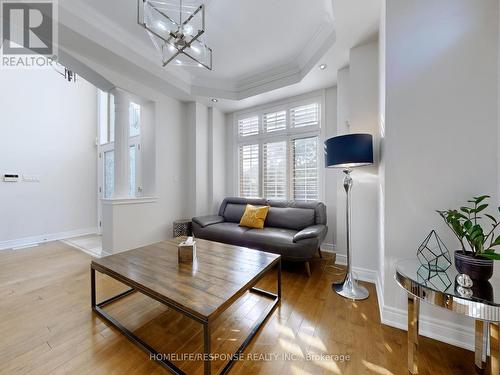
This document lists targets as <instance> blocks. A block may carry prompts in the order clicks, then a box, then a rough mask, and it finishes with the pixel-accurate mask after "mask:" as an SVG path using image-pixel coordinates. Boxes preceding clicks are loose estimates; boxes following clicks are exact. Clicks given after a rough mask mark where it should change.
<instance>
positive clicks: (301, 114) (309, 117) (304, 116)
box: [290, 103, 319, 128]
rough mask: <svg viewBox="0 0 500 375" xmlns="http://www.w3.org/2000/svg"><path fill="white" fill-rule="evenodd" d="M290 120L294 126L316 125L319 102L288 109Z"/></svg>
mask: <svg viewBox="0 0 500 375" xmlns="http://www.w3.org/2000/svg"><path fill="white" fill-rule="evenodd" d="M290 122H291V124H292V127H294V128H301V127H304V126H318V125H319V104H318V103H312V104H307V105H301V106H298V107H295V108H292V109H291V110H290Z"/></svg>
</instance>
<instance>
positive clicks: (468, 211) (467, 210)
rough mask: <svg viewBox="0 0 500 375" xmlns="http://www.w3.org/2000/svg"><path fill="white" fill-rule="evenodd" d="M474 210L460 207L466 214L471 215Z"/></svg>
mask: <svg viewBox="0 0 500 375" xmlns="http://www.w3.org/2000/svg"><path fill="white" fill-rule="evenodd" d="M471 210H472V208H469V207H460V211H462V212H465V213H466V214H470V212H471Z"/></svg>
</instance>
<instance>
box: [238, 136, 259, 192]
mask: <svg viewBox="0 0 500 375" xmlns="http://www.w3.org/2000/svg"><path fill="white" fill-rule="evenodd" d="M239 154H240V155H239V159H240V160H239V164H240V184H239V185H240V196H241V197H245V198H250V197H258V196H259V195H260V194H259V185H260V179H259V145H258V144H253V145H241V146H240V148H239Z"/></svg>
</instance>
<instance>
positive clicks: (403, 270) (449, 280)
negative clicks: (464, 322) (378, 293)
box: [396, 259, 500, 306]
mask: <svg viewBox="0 0 500 375" xmlns="http://www.w3.org/2000/svg"><path fill="white" fill-rule="evenodd" d="M498 267H500V263H499V266H498ZM457 276H458V272H457V270H456V269H455V266H454V265H453V264H452V265H451V267H450V268H448V270H446V271H430V270H429V269H427V268H426V267H425V266H423V265H422V264H421V263H420V262H419V261H418V259H409V260H401V261H399V262H397V263H396V280H397V281H398V283H399V284H400V285H401V286H402V287H403V288H405V289H407V290H408V291H409V292H410V293H412V290H413V289H415V288H416V289H424V290H428V291H433V292H436V293H438V294H442V295H445V296H449V297H452V298H459V299H465V300H468V301H473V302H478V303H482V304H487V305H490V306H500V278H498V277H495V275H493V277H492V278H491V279H490V280H489V281H482V282H480V281H475V280H473V283H474V285H473V286H472V287H471V288H463V287H461V286H460V285H459V284H458V283H457V282H456V277H457ZM410 289H412V290H410ZM413 294H415V293H413Z"/></svg>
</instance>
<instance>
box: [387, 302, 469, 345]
mask: <svg viewBox="0 0 500 375" xmlns="http://www.w3.org/2000/svg"><path fill="white" fill-rule="evenodd" d="M379 303H380V302H379ZM382 310H383V311H382V314H381V317H380V320H381V321H382V323H383V324H385V325H388V326H391V327H395V328H399V329H402V330H404V331H406V330H407V324H408V323H407V322H408V321H407V312H406V311H405V310H402V309H396V308H394V307H390V306H384V307H383V308H382ZM419 325H420V327H419V334H420V335H421V336H425V337H430V338H432V339H434V340H438V341H442V342H446V343H448V344H450V345H453V346H458V347H460V348H464V349H467V350H474V330H473V329H470V328H468V327H464V326H462V325H459V324H454V323H450V322H448V321H446V320H440V319H434V318H432V317H429V316H421V317H420V322H419Z"/></svg>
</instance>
